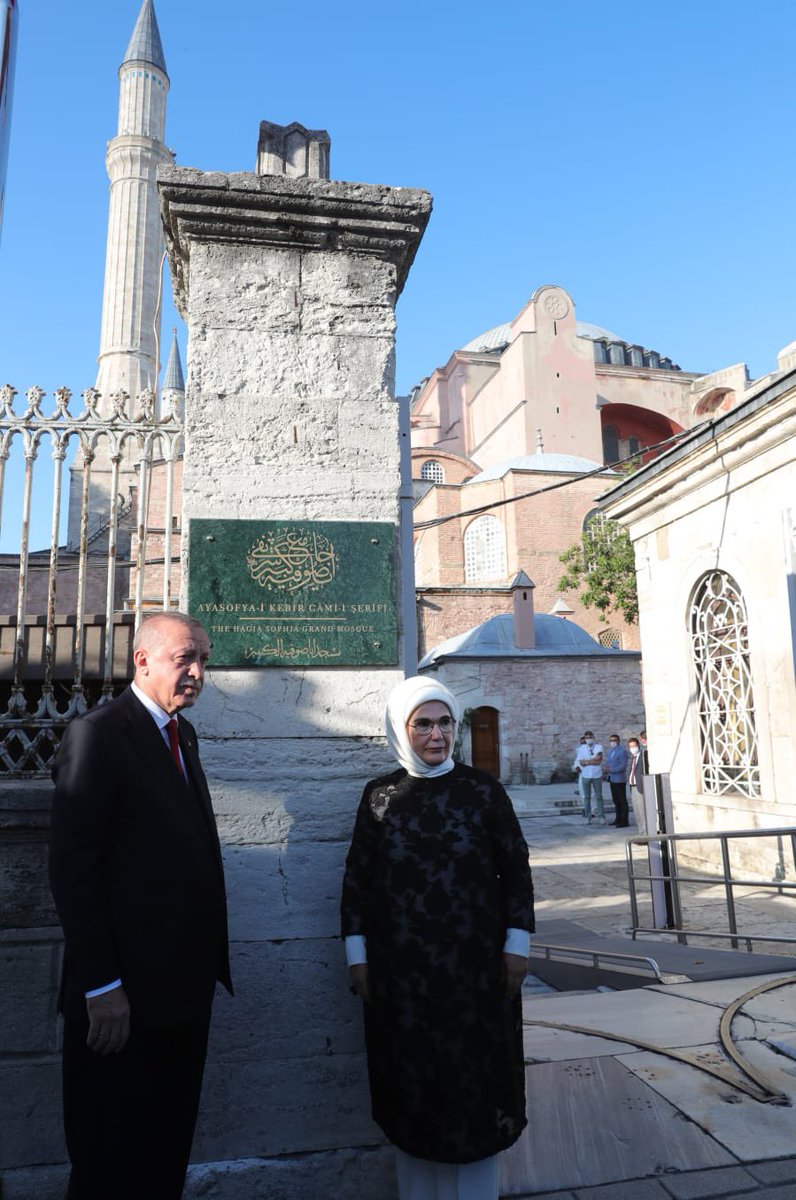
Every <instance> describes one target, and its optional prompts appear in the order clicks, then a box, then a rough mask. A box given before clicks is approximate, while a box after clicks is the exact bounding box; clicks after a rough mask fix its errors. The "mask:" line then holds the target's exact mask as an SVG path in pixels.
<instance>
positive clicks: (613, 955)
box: [530, 942, 684, 983]
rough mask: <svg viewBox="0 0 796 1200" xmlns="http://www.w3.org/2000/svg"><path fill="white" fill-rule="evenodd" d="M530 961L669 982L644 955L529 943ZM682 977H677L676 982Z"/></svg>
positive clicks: (655, 963) (652, 960)
mask: <svg viewBox="0 0 796 1200" xmlns="http://www.w3.org/2000/svg"><path fill="white" fill-rule="evenodd" d="M530 957H531V960H533V959H534V958H543V959H544V960H545V962H554V963H573V964H579V963H587V964H588V965H589V966H591V967H592V968H593V969H594V970H595V971H599V970H609V969H610V968H611V967H613V968H615V969H616V970H617V971H620V972H622V973H623V974H627V975H643V974H645V973H647V972H649V974H651V975H652V976H653V978H654V979H656V980H657V982H658V983H667V982H670V979H667V978H666V977H665V976H664V975H663V973H662V972H661V969H660V967H659V966H658V964H657V962H656V961H655V959H654V958H650V957H649V956H648V955H644V954H620V953H618V952H615V951H613V950H587V949H585V948H584V947H581V946H552V945H549V944H547V943H545V942H531V954H530ZM682 978H684V977H682V976H677V979H678V981H679V980H680V979H682Z"/></svg>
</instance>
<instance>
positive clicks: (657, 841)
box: [625, 826, 796, 953]
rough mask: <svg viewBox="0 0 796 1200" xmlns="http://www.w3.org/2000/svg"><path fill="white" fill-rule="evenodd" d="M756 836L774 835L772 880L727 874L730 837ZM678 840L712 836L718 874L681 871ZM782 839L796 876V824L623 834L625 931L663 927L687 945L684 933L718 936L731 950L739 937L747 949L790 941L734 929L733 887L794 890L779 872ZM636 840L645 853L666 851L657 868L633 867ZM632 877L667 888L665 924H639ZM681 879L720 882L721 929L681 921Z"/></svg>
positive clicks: (794, 938)
mask: <svg viewBox="0 0 796 1200" xmlns="http://www.w3.org/2000/svg"><path fill="white" fill-rule="evenodd" d="M759 838H777V839H778V847H777V865H776V868H775V878H774V879H772V880H767V879H760V878H758V879H746V878H736V877H735V876H734V875H733V869H732V863H731V861H730V842H733V841H751V840H753V839H759ZM684 842H718V843H719V845H720V852H721V865H722V872H721V874H714V875H709V874H698V873H692V872H690V871H681V870H680V868H679V867H678V865H677V855H676V847H677V846H678V845H681V844H682V843H684ZM786 842H787V843H788V844H789V845H790V853H791V856H792V859H793V875H794V877H796V828H794V827H793V826H781V827H775V828H772V829H732V830H723V831H721V832H712V831H711V832H701V833H668V834H662V833H658V834H650V835H648V836H646V837H633V838H628V840H627V843H626V848H625V856H626V860H627V879H628V888H629V892H630V912H631V920H632V930H631V933H632V936H633V938H635V937H636V935H637V934H639V933H657V934H661V933H669V934H672V935H673V936H676V937H677V940H678V942H680V943H682V944H683V945H687V944H688V939H689V938H692V937H700V938H716V939H718V940H723V941H729V942H730V944H731V945H732V947H733V949H735V950H737V949H738V947H739V943H740V942H745V944H746V949H747V951H748V952H749V953H752V944H753V942H773V943H782V944H786V945H793V944H796V935H794V936H792V937H785V936H782V935H779V934H771V933H764V932H755V931H751V930H744V931H741V930H739V928H738V915H737V910H736V903H735V890H736V888H754V889H755V890H756V891H766V892H777V893H779V894H780V895H783V894H785V893H787V892H794V891H796V881H794V882H791V881H789V880H787V879H786V878H785V862H784V849H783V847H784V844H785V843H786ZM638 846H640V847H643V848H644V849H646V850H647V852H648V855H649V851H650V849H652V850H653V851H664V850H665V851H666V853H663V854H662V855H661V856H660V857H661V860H662V862H663V864H664V865H663V867H662V869H661V871H660V872H658V871H653V870H652V868H651V866H648V869H647V870H646V871H644V872H639V871H638V870H637V869H636V862H635V860H634V858H633V848H634V847H638ZM649 861H652V856H651V855H649ZM637 883H644V884H648V885H649V887H650V890H652V888H653V887H655V886H656V885H657V886H658V887H663V888H665V889H667V891H668V894H669V896H670V899H671V904H670V905H669V910H670V912H671V914H672V917H673V919H672V920H671V921H670V922H669V923H667V925H666V926H665V927H663V928H662V927H660V926H645V925H641V924H640V920H639V905H638V894H637V891H636V884H637ZM682 884H702V885H706V886H710V887H716V886H723V888H724V904H725V909H726V914H727V932H723V931H722V932H719V931H717V930H712V929H692V928H686V927H685V925H684V923H683V918H682V909H681V898H680V887H681V885H682Z"/></svg>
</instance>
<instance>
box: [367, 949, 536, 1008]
mask: <svg viewBox="0 0 796 1200" xmlns="http://www.w3.org/2000/svg"><path fill="white" fill-rule="evenodd" d="M506 957H512V956H510V955H507V956H506ZM348 975H349V978H350V979H351V991H352V992H353V993H354V995H355V996H359V998H360V1000H364V1001H365V1003H366V1004H369V1003H370V976H369V975H368V964H367V963H355V964H354V966H353V967H349V968H348Z"/></svg>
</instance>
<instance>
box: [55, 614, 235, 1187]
mask: <svg viewBox="0 0 796 1200" xmlns="http://www.w3.org/2000/svg"><path fill="white" fill-rule="evenodd" d="M208 654H209V643H208V640H207V635H206V634H205V632H204V630H203V629H202V627H201V625H200V624H199V623H198V622H197V621H195V620H194V619H193V618H192V617H189V616H187V615H185V614H183V613H176V612H166V613H158V614H154V615H152V616H150V617H148V618H146V619H145V620H144V622H143V623H142V625H141V627H140V628H139V630H138V632H137V634H136V637H135V642H134V646H133V662H134V664H135V678H134V680H133V683H132V684H131V686H130V687H129V688H128V689H127V690H126V691H125V692H123V693H122V695H121V696H119V698H118V699H116V700H113V701H111V702H110V703H108V704H104V705H100V706H98V707H97V708H94V709H92V710H91V711H90V712H89V713H87V714H86V715H85V716H84V717H82V718H81V719H80V720H77V721H74V722H73V723H72V724H71V725H70V726H69V727H68V729H67V731H66V733H65V735H64V739H63V742H62V745H61V748H60V751H59V753H58V756H57V759H56V763H55V768H54V771H53V777H54V779H55V797H54V801H53V814H52V838H51V847H50V881H51V886H52V891H53V896H54V898H55V903H56V907H57V909H58V913H59V916H60V918H61V922H62V924H63V928H64V939H65V949H64V967H63V977H62V981H61V993H60V998H59V1007H60V1010H61V1012H62V1013H63V1015H64V1018H65V1025H64V1050H63V1072H64V1126H65V1131H66V1141H67V1147H68V1150H69V1156H70V1159H71V1161H72V1172H71V1176H70V1183H69V1191H68V1193H67V1196H68V1200H109V1198H110V1197H113V1198H114V1200H120V1198H122V1197H124V1198H125V1200H133V1197H135V1200H144V1198H146V1200H178V1198H179V1197H180V1196H181V1195H182V1189H183V1183H184V1180H185V1173H186V1169H187V1165H188V1157H189V1154H190V1149H191V1142H192V1139H193V1131H194V1125H195V1122H196V1114H197V1110H198V1105H199V1094H200V1091H201V1085H202V1073H203V1070H204V1062H205V1054H206V1048H207V1034H208V1028H209V1024H210V1007H211V1003H212V999H213V993H214V990H215V985H216V981H217V980H219V981H220V982H222V983H223V984H224V986H225V987H226V988H227V989H228V990H229V991H231V990H232V987H231V982H230V975H229V958H228V946H227V917H226V900H225V892H224V874H223V867H222V863H221V852H220V848H219V842H218V835H217V833H216V826H215V818H214V816H213V810H212V807H211V804H210V794H209V792H208V789H207V782H206V780H205V777H204V774H203V772H202V767H201V765H200V762H199V754H198V750H197V746H196V734H195V732H194V729H193V727H192V726H191V725H190V724H189V722H188V721H187V720H186V719H185V717H184V716H183V712H184V710H185V709H187V708H190V707H191V706H192V705H193V704H195V702H196V700H197V699H198V697H199V693H200V692H201V690H202V684H203V681H204V672H205V666H206V663H207V659H208Z"/></svg>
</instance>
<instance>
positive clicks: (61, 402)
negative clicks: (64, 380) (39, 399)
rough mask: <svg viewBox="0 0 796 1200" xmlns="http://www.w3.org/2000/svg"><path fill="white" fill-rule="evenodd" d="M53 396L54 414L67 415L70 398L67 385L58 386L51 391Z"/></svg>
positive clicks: (70, 394)
mask: <svg viewBox="0 0 796 1200" xmlns="http://www.w3.org/2000/svg"><path fill="white" fill-rule="evenodd" d="M53 395H54V397H55V409H56V416H60V417H68V416H69V401H70V400H71V399H72V393H71V392H70V390H69V388H68V387H59V388H56V389H55V392H54V393H53Z"/></svg>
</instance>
